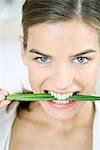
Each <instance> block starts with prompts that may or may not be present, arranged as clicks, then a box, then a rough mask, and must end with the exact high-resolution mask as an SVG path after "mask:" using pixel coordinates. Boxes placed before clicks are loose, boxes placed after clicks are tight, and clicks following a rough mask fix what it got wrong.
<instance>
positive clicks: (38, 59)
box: [33, 57, 49, 63]
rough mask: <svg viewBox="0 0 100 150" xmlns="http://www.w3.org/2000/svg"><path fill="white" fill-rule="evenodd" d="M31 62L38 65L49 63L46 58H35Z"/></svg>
mask: <svg viewBox="0 0 100 150" xmlns="http://www.w3.org/2000/svg"><path fill="white" fill-rule="evenodd" d="M33 60H35V61H37V62H38V63H47V62H49V59H48V57H36V58H34V59H33Z"/></svg>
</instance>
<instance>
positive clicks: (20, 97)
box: [5, 93, 100, 101]
mask: <svg viewBox="0 0 100 150" xmlns="http://www.w3.org/2000/svg"><path fill="white" fill-rule="evenodd" d="M5 99H7V100H10V101H13V100H14V101H15V100H17V101H41V100H42V101H49V100H58V99H57V98H55V97H54V96H51V95H50V94H42V93H40V94H12V95H8V96H6V97H5ZM67 100H76V101H95V100H100V97H99V96H90V95H74V96H70V97H69V98H67V99H66V101H67ZM58 101H59V100H58ZM64 101H65V99H64Z"/></svg>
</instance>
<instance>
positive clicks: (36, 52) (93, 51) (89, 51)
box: [29, 49, 96, 57]
mask: <svg viewBox="0 0 100 150" xmlns="http://www.w3.org/2000/svg"><path fill="white" fill-rule="evenodd" d="M95 52H96V51H95V50H93V49H88V50H85V51H83V52H80V53H78V54H75V55H72V56H71V57H78V56H81V55H85V54H88V53H95ZM29 53H34V54H38V55H42V56H45V57H52V56H50V55H48V54H45V53H43V52H41V51H40V50H36V49H31V50H29Z"/></svg>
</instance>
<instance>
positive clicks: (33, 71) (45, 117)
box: [0, 0, 100, 150]
mask: <svg viewBox="0 0 100 150" xmlns="http://www.w3.org/2000/svg"><path fill="white" fill-rule="evenodd" d="M99 8H100V1H99V0H62V1H60V0H34V1H32V0H26V2H25V4H24V5H23V11H22V14H23V15H22V24H23V31H24V36H20V42H21V55H22V59H23V62H24V64H25V65H27V69H28V73H29V81H30V85H31V88H32V92H33V93H45V92H46V93H47V92H49V93H51V94H52V95H54V97H57V98H58V99H59V102H54V101H38V102H27V103H26V102H23V103H20V102H19V103H17V104H16V103H12V104H9V105H8V106H5V107H2V109H1V124H2V130H1V132H0V133H2V134H1V141H2V144H1V145H0V147H2V150H4V149H5V147H6V150H7V149H9V150H19V149H21V150H32V149H34V150H45V149H46V150H50V149H52V150H66V149H67V150H80V149H81V150H92V149H93V150H99V146H100V144H99V137H100V131H99V130H98V129H99V128H98V127H99V118H100V112H99V107H100V104H99V102H92V101H69V102H62V99H64V98H66V97H69V96H70V95H73V94H74V93H78V94H79V95H92V94H93V93H94V89H95V86H96V80H97V73H98V68H99V66H100V45H99V42H100V41H99V40H100V39H99V38H100V37H99V35H100V9H99ZM0 95H1V98H0V99H1V106H3V105H6V104H8V103H9V101H7V100H6V101H4V96H5V95H7V93H6V92H5V91H4V90H1V94H0ZM14 105H15V106H14ZM11 106H12V107H11ZM6 107H7V110H9V111H8V112H6V111H5V109H6ZM16 110H17V111H16ZM5 118H6V119H5ZM7 123H8V124H7ZM4 126H5V127H4ZM4 132H5V133H4ZM3 133H4V134H3Z"/></svg>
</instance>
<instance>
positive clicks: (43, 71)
mask: <svg viewBox="0 0 100 150" xmlns="http://www.w3.org/2000/svg"><path fill="white" fill-rule="evenodd" d="M22 57H23V61H24V63H25V64H26V65H27V67H28V72H29V81H30V84H31V87H32V90H33V92H34V93H45V90H46V91H48V92H52V93H53V94H54V95H55V96H58V98H59V99H60V100H61V99H62V98H63V96H65V97H66V96H67V97H68V96H69V95H71V94H73V93H74V92H76V91H78V92H79V94H83V95H91V94H92V93H93V91H94V89H95V85H96V79H97V70H98V67H99V63H100V62H99V60H100V50H99V41H98V37H97V33H96V32H95V30H94V29H92V28H91V27H89V26H87V25H86V24H85V23H83V22H82V21H78V20H72V21H70V22H64V23H56V24H47V23H44V24H39V25H36V26H32V27H30V28H29V31H28V41H27V49H26V50H24V48H22ZM38 103H40V105H41V107H42V108H43V110H44V111H45V112H46V113H47V114H48V115H49V116H51V117H53V118H56V119H69V118H70V119H71V118H72V117H74V116H75V115H76V114H77V113H79V111H81V109H82V106H83V105H84V106H85V105H86V104H87V103H88V102H84V101H74V102H72V101H71V102H69V103H67V104H66V103H65V104H64V103H61V102H59V104H58V103H55V102H48V101H39V102H38Z"/></svg>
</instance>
